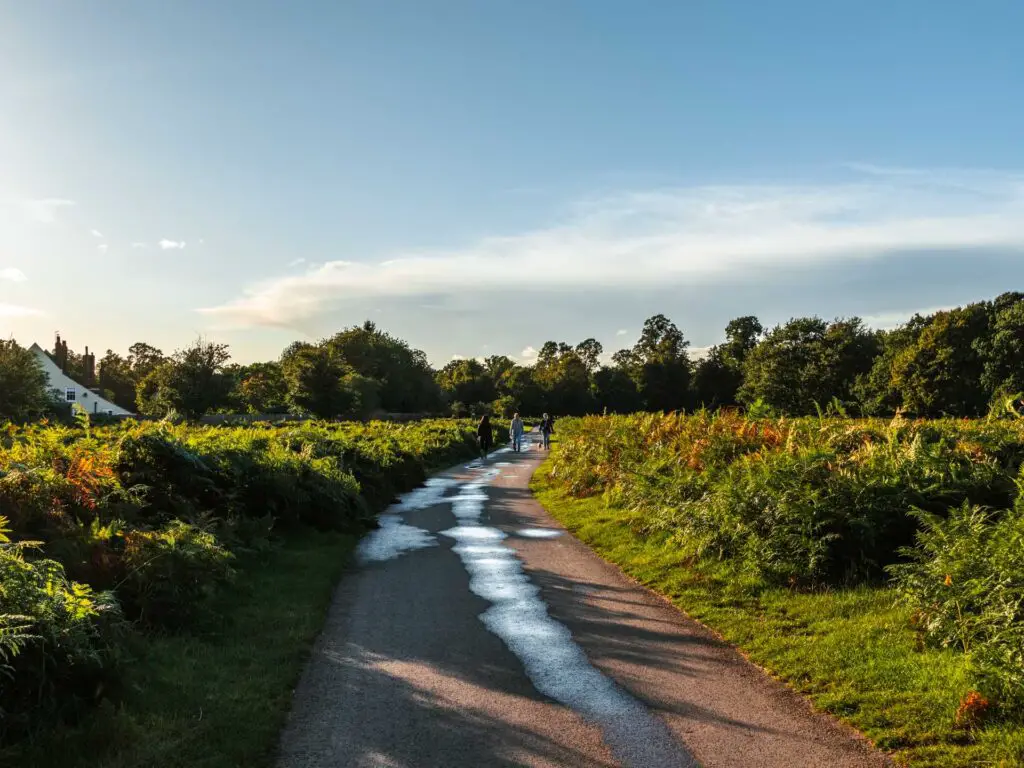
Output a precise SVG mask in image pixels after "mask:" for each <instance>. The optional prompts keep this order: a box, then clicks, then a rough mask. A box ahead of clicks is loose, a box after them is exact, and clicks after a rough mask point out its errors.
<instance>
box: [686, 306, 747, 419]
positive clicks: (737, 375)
mask: <svg viewBox="0 0 1024 768" xmlns="http://www.w3.org/2000/svg"><path fill="white" fill-rule="evenodd" d="M763 332H764V327H763V326H762V325H761V323H760V321H759V320H758V319H757V318H756V317H754V316H753V315H747V316H745V317H738V318H736V319H735V320H730V321H729V324H728V325H726V326H725V343H724V344H719V345H717V346H714V347H712V348H711V351H710V352H709V353H708V356H707V357H706V358H704V359H703V360H701V361H700V362H699V363H698V364H697V366H696V370H695V371H694V377H693V390H694V395H695V398H694V399H695V400H696V402H697V404H698V405H702V406H704V407H706V408H718V407H719V406H723V405H736V404H737V403H738V402H739V399H738V394H739V389H740V387H741V386H742V385H743V364H744V363H745V362H746V359H747V355H749V354H750V352H751V351H752V350H753V349H754V347H756V346H757V343H758V340H759V339H760V337H761V334H762V333H763Z"/></svg>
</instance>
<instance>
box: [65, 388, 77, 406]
mask: <svg viewBox="0 0 1024 768" xmlns="http://www.w3.org/2000/svg"><path fill="white" fill-rule="evenodd" d="M64 399H65V400H66V401H67V402H69V403H73V402H75V390H73V389H66V390H64Z"/></svg>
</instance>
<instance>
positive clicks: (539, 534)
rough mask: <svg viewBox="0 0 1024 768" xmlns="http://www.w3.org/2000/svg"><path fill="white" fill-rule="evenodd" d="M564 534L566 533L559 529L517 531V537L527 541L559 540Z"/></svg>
mask: <svg viewBox="0 0 1024 768" xmlns="http://www.w3.org/2000/svg"><path fill="white" fill-rule="evenodd" d="M564 533H565V531H560V530H558V529H557V528H520V529H518V530H517V531H516V536H522V537H523V538H526V539H557V538H558V537H559V536H561V535H562V534H564Z"/></svg>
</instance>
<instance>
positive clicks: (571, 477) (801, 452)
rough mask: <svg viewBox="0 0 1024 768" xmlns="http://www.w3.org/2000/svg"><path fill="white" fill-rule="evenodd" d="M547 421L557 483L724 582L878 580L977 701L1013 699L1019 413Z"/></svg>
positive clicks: (1021, 552)
mask: <svg viewBox="0 0 1024 768" xmlns="http://www.w3.org/2000/svg"><path fill="white" fill-rule="evenodd" d="M559 426H560V430H559V431H560V448H559V450H558V452H557V454H556V456H555V457H554V460H553V463H552V469H551V474H550V479H551V481H552V482H553V483H555V484H556V485H558V486H559V487H560V488H562V489H563V490H564V491H566V492H568V493H570V494H571V495H573V496H576V497H578V498H584V497H592V496H603V497H604V498H605V499H606V501H607V503H608V504H609V506H611V507H613V508H614V507H618V508H623V509H625V510H628V511H629V512H630V514H629V515H628V516H627V517H628V519H629V520H630V521H631V525H632V526H633V528H634V529H635V530H636V531H637V532H638V533H640V534H642V535H654V534H657V535H662V536H667V537H668V540H669V541H670V542H671V543H672V545H673V546H676V547H678V548H679V550H680V551H682V552H683V553H685V554H687V555H689V556H691V557H692V558H694V562H698V561H700V560H701V559H702V558H709V559H711V560H715V561H720V562H721V563H723V564H725V565H727V566H728V567H730V568H732V569H734V572H735V573H736V574H737V578H736V579H735V583H736V584H748V585H756V584H764V585H769V586H770V585H781V586H787V587H790V588H793V589H797V590H818V589H835V588H843V587H849V586H854V585H858V584H880V583H891V584H893V586H895V587H896V590H897V593H898V594H899V595H900V596H901V598H902V599H903V600H904V601H905V602H907V603H909V604H910V605H911V606H913V608H914V617H915V619H914V620H915V627H916V629H917V630H918V632H919V633H920V636H921V639H922V642H924V643H930V644H934V645H939V646H947V647H956V648H959V649H960V650H961V651H963V652H965V653H967V654H968V655H969V659H970V663H971V667H972V669H973V671H974V678H975V683H976V685H977V688H978V690H979V691H980V693H979V696H980V697H981V698H979V701H981V700H984V701H985V702H986V706H987V705H988V704H992V705H994V706H993V711H1000V712H1002V713H1003V714H1004V715H1005V716H1018V715H1019V714H1021V713H1022V712H1024V693H1022V691H1024V673H1022V670H1024V493H1022V491H1021V489H1022V488H1024V480H1022V479H1021V478H1024V475H1020V476H1019V473H1020V472H1021V463H1022V460H1024V424H1022V423H1021V422H1020V421H1016V420H998V419H993V420H985V421H967V420H953V419H946V420H933V421H908V420H905V419H902V418H899V417H897V418H896V419H894V420H891V421H889V420H884V421H883V420H851V419H846V418H828V417H824V416H822V417H819V418H800V419H755V418H746V417H744V416H741V415H739V414H737V413H730V412H719V413H717V414H710V413H697V414H694V415H691V416H685V415H674V414H673V415H667V416H662V415H651V414H637V415H632V416H604V417H587V418H582V419H566V420H562V421H561V422H560V423H559ZM751 588H755V587H751Z"/></svg>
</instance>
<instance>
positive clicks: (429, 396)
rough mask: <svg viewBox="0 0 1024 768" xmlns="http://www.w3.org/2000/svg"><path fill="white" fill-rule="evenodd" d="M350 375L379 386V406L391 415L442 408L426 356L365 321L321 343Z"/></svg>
mask: <svg viewBox="0 0 1024 768" xmlns="http://www.w3.org/2000/svg"><path fill="white" fill-rule="evenodd" d="M324 346H325V347H327V348H329V349H330V351H331V353H332V354H333V355H335V356H337V357H338V358H339V359H340V360H343V361H344V363H345V365H347V366H348V367H349V368H351V369H352V371H353V372H355V373H358V374H360V375H361V376H365V377H367V378H370V379H374V380H375V381H376V382H377V383H378V387H379V398H380V406H381V407H382V408H383V409H384V410H386V411H391V412H394V413H428V412H432V411H435V410H437V409H439V408H440V406H441V392H440V389H439V388H438V387H437V385H436V383H435V381H434V372H433V371H432V370H431V368H430V364H429V363H428V362H427V356H426V355H425V354H424V353H423V352H422V351H420V350H418V349H412V348H410V347H409V345H408V344H406V343H405V342H404V341H402V340H401V339H397V338H395V337H394V336H391V335H390V334H387V333H384V332H383V331H381V330H378V328H377V326H376V325H375V324H374V323H373V322H371V321H369V320H367V321H366V322H365V323H364V324H363V325H362V326H355V327H352V328H346V329H345V330H343V331H341V332H340V333H337V334H335V335H334V336H332V337H331V338H330V339H328V340H327V341H325V342H324Z"/></svg>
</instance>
